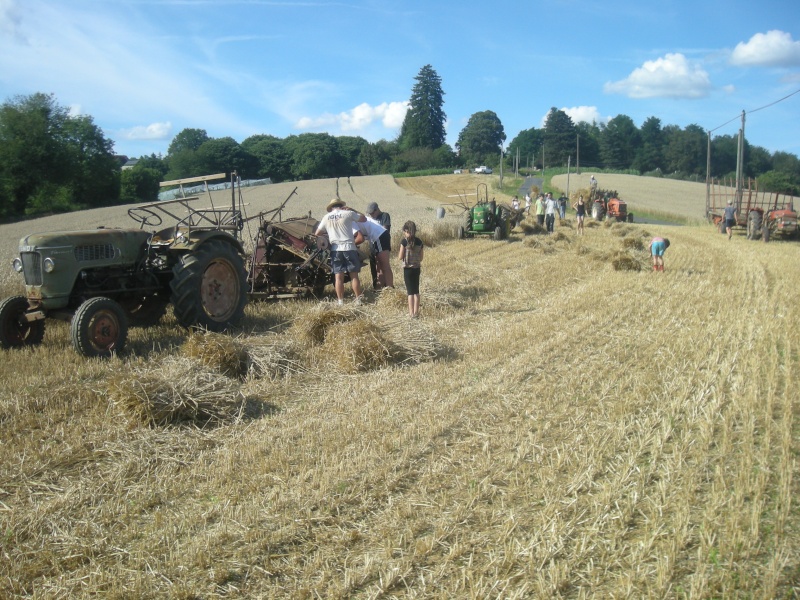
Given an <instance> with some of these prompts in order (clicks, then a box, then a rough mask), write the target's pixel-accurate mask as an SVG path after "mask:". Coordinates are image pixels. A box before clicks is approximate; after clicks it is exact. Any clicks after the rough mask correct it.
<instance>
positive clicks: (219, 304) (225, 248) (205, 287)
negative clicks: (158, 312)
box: [170, 240, 247, 332]
mask: <svg viewBox="0 0 800 600" xmlns="http://www.w3.org/2000/svg"><path fill="white" fill-rule="evenodd" d="M173 274H174V277H173V279H172V282H171V283H170V287H171V288H172V307H173V311H174V313H175V318H176V319H177V320H178V323H180V324H181V325H183V326H184V327H195V326H197V327H203V328H205V329H208V330H209V331H215V332H220V331H225V330H226V329H228V328H230V327H233V326H235V325H237V324H238V323H239V321H241V320H242V318H244V307H245V304H247V286H246V281H247V273H246V272H245V268H244V260H243V259H242V257H241V256H240V255H239V253H238V252H237V250H236V249H235V248H234V247H233V246H232V245H231V244H229V243H227V242H224V241H221V240H209V241H207V242H205V243H203V244H202V245H201V246H200V247H199V248H197V249H196V250H195V251H194V252H192V253H190V254H185V255H183V256H182V257H181V259H180V261H179V262H178V264H176V265H175V267H174V268H173Z"/></svg>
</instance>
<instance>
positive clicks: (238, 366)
mask: <svg viewBox="0 0 800 600" xmlns="http://www.w3.org/2000/svg"><path fill="white" fill-rule="evenodd" d="M181 353H182V354H183V356H185V357H187V358H193V359H195V360H197V361H199V362H200V363H201V364H203V365H205V366H206V367H208V368H210V369H213V370H215V371H219V372H220V373H222V374H223V375H226V376H228V377H233V378H237V379H239V378H242V377H244V376H245V375H246V374H247V368H248V362H249V361H248V356H247V351H246V350H245V348H244V347H243V346H242V344H241V343H240V342H239V341H238V340H235V339H234V338H232V337H231V336H229V335H225V334H222V333H214V332H210V331H196V332H195V333H193V334H192V335H190V336H189V339H187V340H186V342H185V343H184V344H183V347H182V348H181Z"/></svg>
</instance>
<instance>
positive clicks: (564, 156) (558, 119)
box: [544, 107, 577, 167]
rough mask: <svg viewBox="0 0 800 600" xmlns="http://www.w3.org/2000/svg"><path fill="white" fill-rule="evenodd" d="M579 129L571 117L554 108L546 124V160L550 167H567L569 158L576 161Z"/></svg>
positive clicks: (548, 115) (548, 114)
mask: <svg viewBox="0 0 800 600" xmlns="http://www.w3.org/2000/svg"><path fill="white" fill-rule="evenodd" d="M576 142H577V129H576V128H575V124H574V123H573V122H572V119H571V118H570V116H569V115H568V114H567V113H565V112H564V111H563V110H558V109H557V108H555V107H553V108H551V109H550V112H549V113H547V118H546V119H545V123H544V146H545V153H546V156H545V159H546V160H547V164H548V165H557V166H564V167H566V166H567V162H568V160H569V157H570V156H571V157H572V159H573V160H575V144H576Z"/></svg>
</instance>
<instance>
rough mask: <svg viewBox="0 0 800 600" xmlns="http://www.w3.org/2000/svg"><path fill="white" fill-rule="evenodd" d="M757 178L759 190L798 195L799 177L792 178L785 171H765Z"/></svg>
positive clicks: (799, 190) (799, 192) (799, 191)
mask: <svg viewBox="0 0 800 600" xmlns="http://www.w3.org/2000/svg"><path fill="white" fill-rule="evenodd" d="M757 180H758V189H759V190H763V191H765V192H773V193H778V194H789V195H790V196H800V178H793V177H792V176H791V175H790V174H789V173H786V172H785V171H767V172H766V173H764V174H763V175H759V176H758V178H757Z"/></svg>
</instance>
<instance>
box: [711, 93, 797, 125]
mask: <svg viewBox="0 0 800 600" xmlns="http://www.w3.org/2000/svg"><path fill="white" fill-rule="evenodd" d="M798 93H800V90H795V91H793V92H792V93H791V94H789V95H788V96H784V97H783V98H781V99H780V100H775V102H770V103H769V104H765V105H764V106H760V107H758V108H755V109H753V110H751V111H750V112H751V113H754V112H758V111H760V110H764V109H765V108H769V107H770V106H774V105H775V104H778V102H783V101H784V100H786V99H787V98H791V97H792V96H794V95H795V94H798ZM740 118H741V115H736V116H735V117H733V118H732V119H731V120H730V121H725V122H724V123H723V124H722V125H719V126H718V127H715V128H714V129H709V130H708V133H714V132H715V131H716V130H717V129H720V128H722V127H725V125H727V124H728V123H733V122H734V121H736V120H737V119H740Z"/></svg>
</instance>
